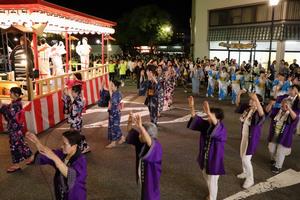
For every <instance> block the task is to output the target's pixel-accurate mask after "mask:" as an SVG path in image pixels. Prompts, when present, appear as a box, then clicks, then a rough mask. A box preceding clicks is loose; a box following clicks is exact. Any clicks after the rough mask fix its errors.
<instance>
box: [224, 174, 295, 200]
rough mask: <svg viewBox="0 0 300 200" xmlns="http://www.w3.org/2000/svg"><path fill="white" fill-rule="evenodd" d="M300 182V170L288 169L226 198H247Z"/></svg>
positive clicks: (229, 199) (234, 199) (236, 199)
mask: <svg viewBox="0 0 300 200" xmlns="http://www.w3.org/2000/svg"><path fill="white" fill-rule="evenodd" d="M299 183H300V172H296V171H295V170H293V169H288V170H286V171H284V172H282V173H280V174H278V175H276V176H273V177H271V178H269V179H267V181H266V182H261V183H258V184H256V185H254V186H252V187H250V188H249V189H247V190H243V191H241V192H238V193H236V194H234V195H232V196H230V197H227V198H226V199H225V200H238V199H245V198H247V197H250V196H253V195H257V194H261V193H264V192H269V191H272V190H275V189H278V188H285V187H289V186H292V185H296V184H299Z"/></svg>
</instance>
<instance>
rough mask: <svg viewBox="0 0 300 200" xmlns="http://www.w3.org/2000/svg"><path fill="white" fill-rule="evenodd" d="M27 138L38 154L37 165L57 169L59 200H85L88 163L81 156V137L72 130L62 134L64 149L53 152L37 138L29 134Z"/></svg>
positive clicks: (56, 184) (57, 196)
mask: <svg viewBox="0 0 300 200" xmlns="http://www.w3.org/2000/svg"><path fill="white" fill-rule="evenodd" d="M26 137H27V138H28V139H29V140H31V142H33V143H34V144H35V145H36V147H37V149H38V152H37V153H36V155H35V164H38V165H51V166H53V167H54V168H55V170H56V173H55V175H54V183H53V184H54V191H55V197H56V199H57V200H85V199H86V198H87V197H86V186H85V184H86V177H87V163H86V160H85V157H84V156H83V155H82V154H81V151H80V149H79V144H80V141H81V135H80V133H79V132H78V131H75V130H73V131H72V130H71V131H67V132H64V133H63V134H62V148H61V149H56V150H51V149H49V148H48V147H46V146H44V145H43V144H42V143H41V142H40V140H39V139H38V138H37V136H36V135H35V134H33V133H30V132H27V133H26Z"/></svg>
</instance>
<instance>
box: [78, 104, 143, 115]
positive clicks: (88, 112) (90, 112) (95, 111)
mask: <svg viewBox="0 0 300 200" xmlns="http://www.w3.org/2000/svg"><path fill="white" fill-rule="evenodd" d="M141 110H148V108H147V107H126V106H125V108H124V109H122V112H126V111H141ZM92 113H107V108H96V109H88V110H86V112H85V113H83V115H87V114H92Z"/></svg>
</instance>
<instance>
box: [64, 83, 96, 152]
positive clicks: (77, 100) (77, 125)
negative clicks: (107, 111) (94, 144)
mask: <svg viewBox="0 0 300 200" xmlns="http://www.w3.org/2000/svg"><path fill="white" fill-rule="evenodd" d="M81 87H82V86H81V85H73V87H72V92H71V93H72V97H73V101H71V97H70V96H69V95H68V94H66V93H64V95H63V102H64V105H66V106H65V107H64V110H65V113H66V112H67V113H69V116H68V123H69V124H70V128H71V129H72V130H76V131H79V133H81V129H82V125H83V124H82V112H83V110H84V101H83V98H82V94H81V89H82V88H81ZM81 134H82V133H81ZM81 136H82V140H81V143H80V145H79V149H80V150H81V152H82V153H88V152H90V151H91V150H90V147H89V145H88V144H87V142H86V139H85V136H84V135H81Z"/></svg>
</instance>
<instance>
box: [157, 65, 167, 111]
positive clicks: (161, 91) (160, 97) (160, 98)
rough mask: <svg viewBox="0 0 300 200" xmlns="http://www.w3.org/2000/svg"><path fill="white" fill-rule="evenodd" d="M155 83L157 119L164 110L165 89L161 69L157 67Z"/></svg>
mask: <svg viewBox="0 0 300 200" xmlns="http://www.w3.org/2000/svg"><path fill="white" fill-rule="evenodd" d="M156 71H157V82H158V84H159V90H158V91H157V92H158V117H160V116H161V113H162V112H163V109H164V102H165V100H164V88H165V78H164V73H163V71H162V67H161V66H160V65H158V67H157V70H156Z"/></svg>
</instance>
